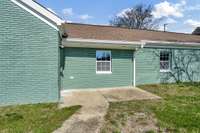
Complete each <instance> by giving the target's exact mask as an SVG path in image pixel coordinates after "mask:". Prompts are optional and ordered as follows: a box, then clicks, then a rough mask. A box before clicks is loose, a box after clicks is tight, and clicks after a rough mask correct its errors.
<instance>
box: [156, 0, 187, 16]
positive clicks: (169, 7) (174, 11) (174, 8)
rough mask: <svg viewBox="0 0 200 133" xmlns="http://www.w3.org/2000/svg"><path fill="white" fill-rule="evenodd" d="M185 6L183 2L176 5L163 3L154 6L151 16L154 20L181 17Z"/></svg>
mask: <svg viewBox="0 0 200 133" xmlns="http://www.w3.org/2000/svg"><path fill="white" fill-rule="evenodd" d="M185 5H186V1H185V0H182V1H180V2H179V3H176V4H174V3H170V2H168V1H164V2H161V3H158V4H156V5H155V6H154V10H153V12H152V14H153V16H154V17H155V18H162V17H170V16H172V17H183V16H184V14H183V11H184V6H185Z"/></svg>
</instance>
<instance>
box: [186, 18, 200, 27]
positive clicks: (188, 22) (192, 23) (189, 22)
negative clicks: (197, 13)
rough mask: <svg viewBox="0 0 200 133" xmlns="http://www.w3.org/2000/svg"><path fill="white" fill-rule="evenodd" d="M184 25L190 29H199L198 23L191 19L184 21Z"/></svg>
mask: <svg viewBox="0 0 200 133" xmlns="http://www.w3.org/2000/svg"><path fill="white" fill-rule="evenodd" d="M184 24H186V25H188V26H190V27H192V28H196V27H200V21H196V20H192V19H188V20H186V21H185V22H184Z"/></svg>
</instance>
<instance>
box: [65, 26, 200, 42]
mask: <svg viewBox="0 0 200 133" xmlns="http://www.w3.org/2000/svg"><path fill="white" fill-rule="evenodd" d="M63 26H64V29H65V30H66V31H67V33H68V36H69V38H81V39H97V40H112V41H141V40H149V41H169V42H194V43H200V36H197V35H192V34H184V33H174V32H162V31H153V30H137V29H128V28H118V27H113V26H101V25H88V24H78V23H66V24H64V25H63Z"/></svg>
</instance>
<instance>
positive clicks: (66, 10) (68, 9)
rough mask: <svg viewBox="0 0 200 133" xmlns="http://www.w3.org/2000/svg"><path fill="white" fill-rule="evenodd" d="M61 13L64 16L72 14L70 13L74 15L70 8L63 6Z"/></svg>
mask: <svg viewBox="0 0 200 133" xmlns="http://www.w3.org/2000/svg"><path fill="white" fill-rule="evenodd" d="M62 13H63V14H64V15H65V16H72V15H74V13H73V9H72V8H65V9H63V10H62Z"/></svg>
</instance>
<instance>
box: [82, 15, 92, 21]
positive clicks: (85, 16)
mask: <svg viewBox="0 0 200 133" xmlns="http://www.w3.org/2000/svg"><path fill="white" fill-rule="evenodd" d="M79 18H80V19H81V20H87V19H91V18H93V16H90V15H88V14H83V15H80V16H79Z"/></svg>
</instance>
